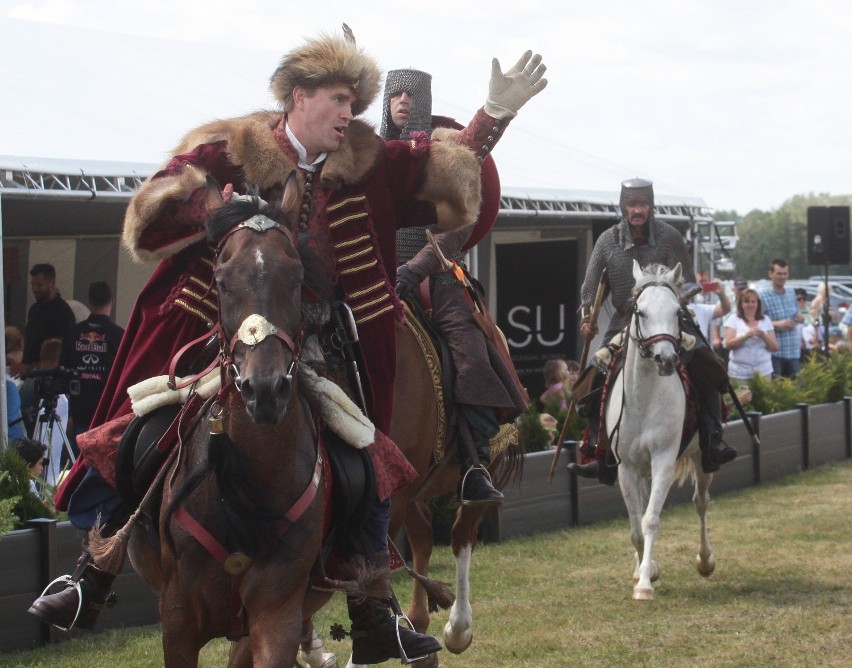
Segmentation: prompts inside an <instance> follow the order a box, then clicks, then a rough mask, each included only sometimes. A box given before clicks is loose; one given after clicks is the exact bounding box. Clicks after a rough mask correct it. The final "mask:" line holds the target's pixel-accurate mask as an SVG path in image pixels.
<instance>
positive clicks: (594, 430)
mask: <svg viewBox="0 0 852 668" xmlns="http://www.w3.org/2000/svg"><path fill="white" fill-rule="evenodd" d="M599 428H600V417H599V413H598V412H597V410H596V411H595V412H593V413H591V414H590V417H589V427H588V432H587V433H588V439H587V442H586V443H585V444H583V445H582V446H580V447H581V448H582V449H583V452H584V453H588V454H589V455H591V454H592V453H594V452H595V450H596V448H597V440H598V429H599ZM611 459H612V457H611V454H610V453H609V452H607V453H606V454H605V455H604V458H603V460H600V459H593V460H592V461H590V462H587V463H585V464H578V463H577V462H570V463H569V464H568V470H569V471H571V473H576V474H577V475H578V476H580V477H581V478H597V479H598V481H599V482H600V483H601V484H603V485H609V486H610V487H611V486H612V485H614V484H615V481H616V480H617V479H618V464H617V463H616V462H615V461H610V460H611Z"/></svg>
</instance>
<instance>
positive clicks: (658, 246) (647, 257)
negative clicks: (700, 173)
mask: <svg viewBox="0 0 852 668" xmlns="http://www.w3.org/2000/svg"><path fill="white" fill-rule="evenodd" d="M619 205H620V208H621V214H622V218H621V220H620V221H619V222H618V224H617V225H615V226H613V227H611V228H609V229H608V230H606V231H605V232H604V233H603V234H601V236H600V237H599V238H598V240H597V242H596V243H595V247H594V249H593V250H592V257H591V260H590V261H589V266H588V268H587V269H586V277H585V280H584V281H583V286H582V288H581V300H582V318H581V321H580V333H581V334H582V335H583V337H584V338H586V339H587V340H591V338H592V337H594V335H595V334H596V330H595V329H593V328H592V326H591V310H592V305H593V303H594V298H595V294H596V292H597V288H598V284H599V282H600V280H601V275H602V274H603V270H604V268H606V271H607V275H606V282H607V289H608V291H609V293H610V295H611V297H612V305H613V307H614V310H615V313H613V316H612V319H611V320H610V323H609V327H608V328H607V331H606V332H605V334H604V336H603V342H602V345H603V346H605V345H606V344H608V343H609V342H610V340H611V339H612V338H613V336H615V335H616V334H617V333H618V332H620V331H622V330H623V329H624V328H625V327H626V326H627V325H628V323H629V321H630V311H629V300H630V297H631V293H632V291H633V285H634V278H633V260H636V261H638V263H639V266H641V267H645V266H647V265H649V264H662V265H665V266H667V267H674V266H675V265H677V264H678V263H680V264H681V267H682V270H683V275H684V276H687V277H692V276H694V275H695V271H694V270H693V265H692V259H691V258H690V255H689V251H688V250H687V248H686V244H685V243H684V241H683V237H682V236H681V234H680V232H678V231H677V230H676V229H674V228H673V227H672V226H670V225H668V224H667V223H664V222H662V221H658V220H656V218H654V186H653V184H652V183H651V182H650V181H647V180H645V179H629V180H627V181H624V182H623V183H622V184H621V196H620V201H619ZM681 327H682V328H683V330H684V331H685V332H688V333H690V334H692V335H693V336H695V337H696V346H695V348H694V349H693V350H692V351H689V352H684V353H683V354H684V360H685V362H686V367H687V372H688V373H689V375H690V378H691V379H692V380H693V382H692V386H693V388H694V390H695V392H696V397H697V399H698V405H699V429H698V432H699V445H700V447H701V454H702V467H703V468H704V470H705V472H708V473H710V472H713V471H717V470H718V469H719V466H720V465H721V464H724V463H726V462H729V461H731V460H732V459H734V457H736V455H737V452H736V450H734V449H733V448H732V447H730V446H729V445H727V444H725V443H724V442H723V441H722V411H721V396H720V393H719V388H718V387H717V386H712V385H713V384H712V383H708V382H702V381H703V380H704V378H703V377H701V376H709V375H710V372H711V371H713V369H710V368H709V367H712V366H713V358H712V355H713V353H712V351H710V350H709V349H708V346H707V344H706V341H705V340H704V338H703V336H701V335H700V331H699V328H698V326H697V325H696V324H695V321H694V320H693V318H691V317H683V318H682V319H681ZM708 352H709V353H710V356H711V357H708V356H707V353H708ZM592 365H593V366H595V367H596V368H597V373H596V371H595V370H593V369H590V370H589V373H591V374H593V375H595V376H596V378H595V379H594V381H593V382H592V387H595V386H597V387H600V386H601V385H602V384H603V376H604V374H605V373H606V368H601V366H600V365H601V363H600V362H599V361H598V360H597V359H595V360H594V361H593V362H592ZM708 365H709V366H708ZM723 375H724V374H723ZM697 377H698V378H697ZM696 378H697V379H696ZM586 412H587V414H588V417H589V427H590V428H589V433H590V441H591V443H587V447H589V446H591V445H592V444H594V442H595V440H596V438H597V435H598V434H597V432H598V429H599V419H600V416H599V406H594V405H592V406H588V407H586ZM589 449H590V448H589ZM608 455H609V453H608V452H607V451H606V449H605V448H596V451H595V454H594V459H593V460H592V461H590V462H588V463H586V464H576V463H571V464H569V465H568V467H569V468H570V469H571V470H572V471H574V472H575V473H577V474H578V475H581V476H584V477H589V478H593V477H597V478H599V479H600V480H601V482H604V483H606V484H609V485H612V484H614V483H615V479H616V476H617V471H618V468H617V463H615V462H614V460H613V459H612V457H611V456H608Z"/></svg>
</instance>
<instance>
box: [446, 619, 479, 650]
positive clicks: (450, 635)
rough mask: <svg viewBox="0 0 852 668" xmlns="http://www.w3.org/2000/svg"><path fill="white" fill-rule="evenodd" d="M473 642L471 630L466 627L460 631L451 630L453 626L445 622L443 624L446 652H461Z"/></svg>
mask: <svg viewBox="0 0 852 668" xmlns="http://www.w3.org/2000/svg"><path fill="white" fill-rule="evenodd" d="M472 642H473V631H471V630H470V629H466V630H464V631H462V632H460V633H459V632H457V631H454V630H453V627H452V626H451V625H450V623H449V622H447V624H446V626H444V647H446V648H447V651H448V652H451V653H453V654H461V653H462V652H464V651H465V650H466V649H467V648H468V647H470V643H472Z"/></svg>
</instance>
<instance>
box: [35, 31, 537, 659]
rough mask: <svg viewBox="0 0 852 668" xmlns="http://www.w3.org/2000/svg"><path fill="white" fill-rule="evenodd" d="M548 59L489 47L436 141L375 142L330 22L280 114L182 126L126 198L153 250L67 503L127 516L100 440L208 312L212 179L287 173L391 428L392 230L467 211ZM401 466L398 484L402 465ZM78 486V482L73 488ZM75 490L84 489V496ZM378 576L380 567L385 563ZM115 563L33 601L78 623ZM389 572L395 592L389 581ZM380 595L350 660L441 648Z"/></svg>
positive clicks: (287, 83) (257, 180)
mask: <svg viewBox="0 0 852 668" xmlns="http://www.w3.org/2000/svg"><path fill="white" fill-rule="evenodd" d="M544 69H545V68H544V66H543V65H542V64H541V57H540V56H538V55H536V56H533V55H532V53H531V52H527V53H525V54H524V56H522V58H521V59H520V60H519V61H518V63H517V64H516V65H515V66H514V67H513V68H511V69H510V70H509V71H508V72H506V73H503V72H502V70H501V68H500V65H499V63H498V62H497V60H496V59H494V60H493V62H492V74H491V82H490V84H489V94H488V97H487V100H486V103H485V107H484V108H483V109H481V110H480V111H479V112H477V114H476V115H475V116H474V118H473V119H472V120H471V122H470V123H469V124H468V126H467V127H466V128H465V129H464V130H462V131H461V132H460V133H458V134H457V135H455V136H453V137H449V136H444V137H435V138H434V140H431V141H430V140H429V139H427V138H425V137H424V138H422V139H420V140H418V141H414V142H411V143H401V142H394V143H391V144H385V143H384V142H383V141H382V140H381V139H380V138H379V137H377V136H376V134H375V132H374V131H373V129H372V128H371V127H370V126H369V125H368V124H366V123H364V122H362V121H359V120H357V119H356V118H355V117H356V116H358V115H359V114H361V113H362V112H363V111H364V110H365V109H366V108H367V107H368V106H369V105H370V103H371V102H372V101H373V99H374V98H375V96H376V95H377V93H378V90H379V82H380V71H379V68H378V66H377V64H376V63H375V61H374V60H373V59H372V58H371V57H370V56H369V55H367V54H366V53H365V52H364V51H363V50H362V49H359V48H358V47H357V46H356V45H355V43H354V39H352V38H351V35H350V37H349V38H341V37H337V36H329V35H324V36H321V37H319V38H316V39H311V40H308V41H307V42H306V43H305V44H303V45H302V46H300V47H298V48H296V49H293V50H292V51H291V52H289V53H288V54H287V55H285V56H284V58H283V60H282V61H281V64H280V65H279V67H278V69H277V70H276V71H275V72H274V73H273V75H272V78H271V89H272V91H273V93H274V94H275V96H276V97H277V99H278V100H279V102H280V103H281V105H282V107H283V113H282V112H281V111H278V112H274V111H270V112H258V113H254V114H250V115H248V116H243V117H240V118H234V119H228V120H223V121H215V122H213V123H209V124H207V125H204V126H202V127H200V128H197V129H196V130H193V131H191V132H190V133H189V134H188V135H187V136H186V137H185V138H184V139H183V141H182V142H181V143H180V145H179V146H178V147H177V149H176V150H175V152H174V157H173V158H172V159H171V160H169V162H168V163H167V164H166V165H164V167H163V168H162V169H161V170H160V171H159V172H157V173H156V174H155V175H154V176H153V177H151V178H150V179H149V180H148V181H147V182H146V183H145V184H143V185H142V187H141V188H140V189H139V191H138V192H137V194H136V195H135V197H134V198H133V200H132V201H131V203H130V205H129V207H128V210H127V214H126V218H125V228H124V243H125V245H126V246H127V247H128V249H130V251H131V253H132V254H133V255H134V256H135V257H136V258H137V259H139V260H158V261H159V262H160V263H159V265H158V267H157V269H156V270H155V271H154V274H153V275H152V277H151V279H150V280H149V282H148V283H147V284H146V286H145V288H143V291H142V293H141V294H140V296H139V299H138V300H137V305H136V307H135V309H134V313H133V314H132V315H131V319H130V322H129V323H128V327H127V331H128V332H132V333H134V335H135V336H127V337H125V340H124V341H123V343H122V347H121V349H120V350H119V352H118V354H117V358H116V362H115V365H114V367H113V369H114V373H112V374H111V376H110V379H109V380H108V382H107V386H106V388H105V390H104V395H103V397H104V398H103V400H102V401H101V403H100V405H99V406H98V410H97V411H96V414H95V416H94V418H93V421H92V425H93V426H95V427H96V426H97V425H101V427H97V428H96V429H93V430H92V431H89V432H87V433H86V434H83V435H81V436H80V438H79V439H78V443H79V445H80V450H81V453H82V456H81V457H80V458H78V460H77V461H78V463H80V464H79V466H75V469H76V470H73V471H72V475H71V476H69V482H68V483H67V485H66V487H65V488H64V489H63V490H60V494H59V495H58V506H60V507H61V506H62V504H68V510H69V517H70V518H71V519H72V521H74V518H75V515H77V511H80V512H79V517H80V518H83V519H81V520H80V523H79V524H77V526H79V527H80V528H86V526H85V524H86V523H87V522H90V521H91V520H90V519H88V520H87V519H85V518H91V517H93V516H94V515H95V510H96V511H97V512H98V513H100V514H101V521H102V522H106V525H107V529H108V530H115V529H117V528H118V527H120V526H121V525H122V524H123V522H121V521H116V519H115V517H117V516H120V515H125V516H126V509H121V508H119V507H118V503H117V501H116V499H115V494H114V493H113V494H112V495H110V493H109V491H108V490H109V489H110V485H109V482H110V481H109V480H107V478H109V477H110V476H109V472H110V468H111V467H113V470H114V463H113V462H112V461H111V460H110V459H109V456H104V455H103V454H102V453H104V452H110V440H111V439H112V438H113V436H114V435H115V434H120V433H121V431H122V425H123V426H126V425H127V424H128V423H129V421H130V418H132V412H131V408H130V401H129V399H128V397H127V395H126V392H125V391H126V389H127V388H128V387H130V386H131V385H133V384H135V383H138V382H139V381H141V380H144V379H146V378H150V377H153V376H157V375H160V374H163V373H166V372H167V371H166V370H167V369H168V366H169V362H170V360H171V358H172V357H173V355H174V353H175V352H176V351H177V350H178V349H179V348H180V347H181V346H182V345H183V344H184V343H186V342H188V341H192V340H193V339H195V338H197V337H199V336H202V335H203V334H204V333H205V332H207V331H210V329H211V327H213V325H214V324H215V323H216V321H217V314H216V312H215V309H216V307H215V303H211V302H210V300H209V299H208V298H207V296H206V294H204V290H203V289H202V290H199V288H198V286H205V285H209V284H210V280H211V271H212V269H211V268H212V257H213V250H214V249H213V248H211V247H210V245H208V244H207V243H206V242H205V241H204V239H205V229H204V223H205V221H206V220H207V219H208V217H209V215H210V214H211V211H210V210H209V209H208V199H207V197H206V189H207V183H208V180H209V179H214V180H215V182H216V183H217V184H218V185H219V187H220V188H221V189H222V193H223V197H224V199H225V200H227V199H229V198H230V197H231V196H233V194H234V193H239V194H244V193H245V192H246V191H247V188H248V187H249V186H251V187H253V188H257V189H258V191H259V193H260V195H261V197H263V198H264V199H265V200H266V201H268V202H278V201H280V200H281V199H282V195H283V192H284V184H285V182H286V181H287V179H288V178H289V177H290V176H291V175H293V174H295V176H296V180H297V182H298V186H299V190H300V192H301V202H300V204H301V206H300V208H299V210H300V212H301V213H300V216H299V226H300V230H301V231H303V232H305V233H306V234H307V235H308V236H309V237H310V238H311V239H312V241H311V243H312V244H313V245H314V246H315V250H316V251H317V253H318V254H319V255H320V256H321V257H323V258H324V259H325V270H326V272H327V273H328V275H329V276H330V277H331V278H333V279H335V281H336V286H337V294H336V295H321V296H320V297H321V298H323V299H330V298H334V297H336V298H338V299H342V300H343V301H345V302H346V303H347V304H349V305H350V307H351V308H352V310H353V312H354V313H355V314H356V322H357V324H358V327H359V335H360V344H359V345H360V352H361V355H362V358H363V360H364V364H365V371H366V376H367V387H366V402H367V410H368V413H369V416H370V418H371V419H372V420H373V422H374V423H375V425H376V427H377V428H378V429H379V430H380V431H382V432H384V433H388V432H389V430H390V419H391V410H392V407H393V406H392V402H393V380H394V375H395V360H396V352H395V337H394V321H395V319H399V318H401V317H402V313H403V311H402V305H401V303H400V302H399V300H398V299H397V297H396V294H395V292H394V287H393V286H394V281H395V279H396V272H395V267H396V244H395V232H396V230H397V229H398V228H399V227H402V226H404V225H406V224H409V223H408V222H407V221H408V214H409V212H410V211H412V210H415V209H418V208H421V207H422V206H423V204H422V203H423V202H424V201H425V202H431V203H433V204H434V206H435V210H436V212H437V213H436V220H437V224H438V225H439V226H446V227H447V228H451V227H452V226H457V225H461V224H468V223H471V222H473V221H474V220H476V217H477V214H478V212H479V208H480V176H479V174H480V162H481V160H482V158H483V157H484V156H485V155H486V154H487V153H488V151H489V150H490V148H491V146H492V145H493V143H494V141H496V139H497V137H498V136H499V134H500V133H501V132H502V130H503V129H504V128H505V126H506V124H507V123H508V122H509V121H510V120H511V118H512V117H514V116H515V115H516V114H517V111H518V110H519V109H520V107H521V106H522V105H523V104H524V103H525V102H526V101H527V100H529V99H530V98H531V97H532V96H533V95H535V94H536V93H538V92H539V91H540V90H541V89H543V88H544V86H545V85H546V83H547V80H546V79H544V78H543V74H544ZM489 138H490V139H489ZM178 371H179V372H180V371H181V370H180V369H179V370H178ZM87 435H92V436H91V437H90V438H87ZM112 447H113V449H114V444H112ZM370 450H371V454H372V455H373V459H374V460H376V459H377V458H378V457H382V456H383V455H382V454H380V453H376V452H373V451H372V450H373V447H372V446H371V449H370ZM99 453H100V454H99ZM403 461H404V458H403ZM81 462H82V463H81ZM397 473H398V477H399V478H400V479H401V481H402V482H405V481H406V478H405V474H406V473H407V472H406V471H404V470H399V471H397ZM81 480H82V484H81ZM76 485H79V486H80V487H79V489H77V491H74V489H75V486H76ZM81 490H86V491H87V494H84V495H82V498H83V499H85V501H83V500H82V499H81V502H80V503H79V504H78V503H76V497H77V496H78V494H80V491H81ZM72 491H73V495H71V496H70V501H69V495H70V493H71V492H72ZM392 491H393V489H392V488H389V489H382V490H379V498H377V499H375V506H374V509H373V513H372V518H371V521H370V522H369V523H368V524H369V525H368V526H367V527H366V528H365V529H366V533H367V535H368V536H369V539H368V540H367V541H366V544H363V545H361V546H360V552H361V554H360V557H361V558H362V559H363V560H366V561H368V562H370V563H371V564H372V565H374V566H379V567H382V566H386V565H387V562H388V551H387V527H388V509H389V505H390V501H389V497H390V493H391V492H392ZM93 509H94V510H93ZM121 510H123V512H118V511H121ZM84 511H85V512H84ZM110 515H114V516H113V517H110ZM357 556H358V554H357V553H354V554H352V557H353V558H354V557H357ZM385 574H386V575H385V577H386V578H387V568H385ZM113 577H114V576H113V575H112V574H110V573H107V572H104V571H101V570H100V569H98V568H97V567H96V566H95V565H94V564H93V563H92V562H91V558H90V557H88V555H87V554H86V553H85V550H84V555H83V556H82V557H81V562H80V565H79V567H78V569H77V572H76V573H75V574H74V576H73V577H72V581H73V583H77V582H79V584H80V590H81V591H82V599H83V600H82V601H80V600H79V599H78V595H77V589H76V588H75V587H74V586H73V585H72V584H69V587H68V588H66V589H64V590H63V591H61V592H59V593H57V594H52V595H48V596H42V597H40V598H39V599H38V600H37V601H36V602H35V603H34V604H33V606H32V607H31V608H30V612H32V613H33V614H35V615H37V616H38V617H39V618H41V619H42V620H44V621H47V622H50V623H56V624H59V625H61V626H69V625H70V624H71V623H72V622H73V621H74V620H75V616H76V614H77V608H78V603H80V608H81V612H80V615H79V620H78V621H77V625H78V626H89V627H90V626H91V625H93V624H94V622H95V619H96V617H97V613H98V611H99V609H100V607H101V605H102V603H103V601H104V599H105V598H106V595H107V593H108V591H109V588H110V586H111V583H112V578H113ZM387 585H388V586H387V588H386V589H387V590H388V591H390V584H389V581H388V582H387ZM389 605H390V602H389V600H386V599H372V598H368V599H366V600H365V601H361V602H358V601H355V600H352V601H350V604H349V610H350V616H351V617H352V621H353V624H352V627H353V636H354V637H353V661H354V662H356V663H380V662H382V661H385V660H387V659H389V658H393V657H398V656H400V652H401V649H400V645H399V644H398V643H397V638H398V637H399V640H400V643H401V646H402V651H404V652H405V654H406V656H407V657H408V658H409V659H413V658H416V657H422V656H424V655H426V654H429V653H432V652H434V651H437V650H438V649H440V643H438V641H437V640H436V639H434V638H432V637H431V636H428V635H423V634H418V633H415V632H413V631H410V630H408V629H405V628H402V627H400V628H399V629H397V624H396V621H395V618H394V616H393V615H392V614H391V613H390V608H389ZM397 634H399V635H397Z"/></svg>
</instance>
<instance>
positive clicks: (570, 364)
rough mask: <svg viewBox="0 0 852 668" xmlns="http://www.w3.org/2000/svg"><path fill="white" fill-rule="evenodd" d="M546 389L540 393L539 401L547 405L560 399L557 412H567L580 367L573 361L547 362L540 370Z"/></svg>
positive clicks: (557, 360)
mask: <svg viewBox="0 0 852 668" xmlns="http://www.w3.org/2000/svg"><path fill="white" fill-rule="evenodd" d="M542 373H543V374H544V384H545V385H546V389H545V390H544V392H542V393H541V396H540V397H539V401H541V403H542V404H547V403H548V402H549V401H552V400H553V398H554V397H558V398H560V402H559V410H560V411H567V410H568V402H569V401H571V390H572V388H573V387H574V383H576V382H577V378H578V377H579V376H580V365H579V363H577V362H576V361H574V360H567V361H566V360H561V359H552V360H547V362H546V363H545V365H544V368H543V369H542Z"/></svg>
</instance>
